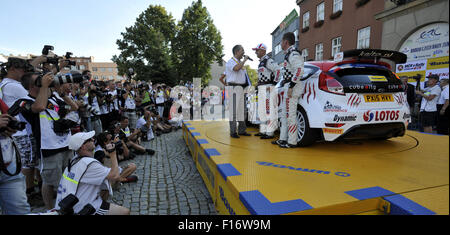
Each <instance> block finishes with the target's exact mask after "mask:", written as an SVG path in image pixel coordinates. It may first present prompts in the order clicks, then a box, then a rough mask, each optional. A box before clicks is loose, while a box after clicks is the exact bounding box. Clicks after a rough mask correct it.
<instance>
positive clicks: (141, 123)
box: [136, 109, 155, 141]
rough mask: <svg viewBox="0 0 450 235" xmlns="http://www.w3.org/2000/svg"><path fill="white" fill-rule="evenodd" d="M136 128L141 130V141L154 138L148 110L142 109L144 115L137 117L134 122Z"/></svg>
mask: <svg viewBox="0 0 450 235" xmlns="http://www.w3.org/2000/svg"><path fill="white" fill-rule="evenodd" d="M136 128H137V129H139V130H140V131H141V139H142V140H143V141H150V140H153V139H154V138H155V136H154V134H153V125H152V120H151V116H150V111H149V110H147V109H144V116H142V117H141V118H139V120H138V121H137V123H136Z"/></svg>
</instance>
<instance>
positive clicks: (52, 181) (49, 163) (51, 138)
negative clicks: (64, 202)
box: [21, 73, 76, 209]
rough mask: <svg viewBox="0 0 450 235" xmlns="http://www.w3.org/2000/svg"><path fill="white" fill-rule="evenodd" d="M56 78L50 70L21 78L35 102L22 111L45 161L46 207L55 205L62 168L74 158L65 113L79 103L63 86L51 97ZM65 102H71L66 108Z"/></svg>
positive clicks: (43, 187) (43, 191)
mask: <svg viewBox="0 0 450 235" xmlns="http://www.w3.org/2000/svg"><path fill="white" fill-rule="evenodd" d="M37 80H39V81H40V84H41V87H39V86H37V85H36V83H37V82H36V81H37ZM53 81H54V77H53V75H52V74H51V73H47V74H45V75H43V76H42V75H38V74H36V73H31V74H26V75H25V76H23V77H22V84H23V86H24V87H25V88H26V89H28V91H29V96H27V100H29V102H31V103H32V105H31V108H30V109H25V110H23V111H22V112H21V114H22V115H23V117H24V118H25V119H26V120H27V121H28V122H29V123H30V125H31V128H32V131H33V134H34V137H35V138H36V147H37V149H38V150H40V151H38V153H40V154H41V156H40V157H41V160H42V163H41V166H42V168H41V176H42V181H43V182H42V198H43V200H44V203H45V206H46V208H47V209H52V208H53V205H54V200H53V198H54V193H55V190H56V187H57V186H58V183H59V180H60V178H61V175H62V171H63V169H64V168H65V167H66V166H67V163H68V161H69V159H70V158H71V157H72V152H71V151H70V150H69V148H68V141H69V136H70V125H69V124H70V121H68V120H67V119H64V118H63V116H64V113H65V112H68V111H69V110H76V104H75V103H73V101H71V100H70V99H69V98H68V97H67V96H66V95H65V93H64V91H65V87H64V86H59V87H58V88H56V90H58V91H60V92H61V93H57V92H54V93H53V94H52V95H51V96H50V97H49V95H50V94H49V89H48V88H49V86H50V85H51V84H52V83H53ZM60 96H62V97H63V98H60ZM66 101H67V102H69V103H72V105H71V106H69V107H65V106H67V103H66ZM60 115H61V116H60Z"/></svg>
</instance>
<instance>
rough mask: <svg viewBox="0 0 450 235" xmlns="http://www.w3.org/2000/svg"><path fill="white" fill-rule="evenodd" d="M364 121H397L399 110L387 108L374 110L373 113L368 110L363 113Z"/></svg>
mask: <svg viewBox="0 0 450 235" xmlns="http://www.w3.org/2000/svg"><path fill="white" fill-rule="evenodd" d="M363 118H364V121H366V122H371V121H376V122H382V121H397V120H398V119H399V118H400V111H399V110H397V111H394V110H387V111H376V112H375V113H373V112H371V111H370V110H369V111H367V112H365V113H364V116H363Z"/></svg>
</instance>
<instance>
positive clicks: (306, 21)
mask: <svg viewBox="0 0 450 235" xmlns="http://www.w3.org/2000/svg"><path fill="white" fill-rule="evenodd" d="M306 27H309V11H308V12H306V13H305V14H303V28H306Z"/></svg>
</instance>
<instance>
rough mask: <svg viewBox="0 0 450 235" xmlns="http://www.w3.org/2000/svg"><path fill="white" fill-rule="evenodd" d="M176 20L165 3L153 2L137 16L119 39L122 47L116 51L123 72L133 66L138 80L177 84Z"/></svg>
mask: <svg viewBox="0 0 450 235" xmlns="http://www.w3.org/2000/svg"><path fill="white" fill-rule="evenodd" d="M175 32H176V28H175V20H174V19H173V17H172V15H171V14H167V12H166V10H165V8H164V7H162V6H153V5H150V6H149V8H147V9H146V10H145V11H144V12H143V13H141V14H140V15H139V17H138V18H137V19H136V23H135V24H134V25H133V26H131V27H129V28H126V32H123V33H121V35H122V37H123V39H122V40H120V39H119V40H117V42H116V43H117V45H118V47H119V50H120V51H121V53H120V55H119V56H117V55H114V56H113V58H112V61H114V62H115V63H116V64H117V66H118V69H119V74H120V75H125V74H127V71H128V69H129V68H133V69H134V71H135V73H136V77H135V79H136V80H144V81H152V82H163V83H166V84H169V85H174V84H175V76H176V75H175V73H174V65H173V62H172V58H171V56H170V46H171V41H172V40H173V38H174V36H175Z"/></svg>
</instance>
